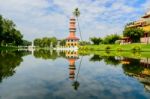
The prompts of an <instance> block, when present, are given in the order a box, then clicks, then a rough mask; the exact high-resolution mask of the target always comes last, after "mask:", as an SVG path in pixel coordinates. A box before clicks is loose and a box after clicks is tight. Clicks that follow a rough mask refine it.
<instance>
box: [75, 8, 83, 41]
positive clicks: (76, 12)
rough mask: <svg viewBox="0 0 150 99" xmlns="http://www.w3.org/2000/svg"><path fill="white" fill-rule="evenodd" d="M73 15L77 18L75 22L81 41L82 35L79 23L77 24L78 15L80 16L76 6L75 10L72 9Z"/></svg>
mask: <svg viewBox="0 0 150 99" xmlns="http://www.w3.org/2000/svg"><path fill="white" fill-rule="evenodd" d="M73 15H74V16H75V17H76V19H77V24H78V29H79V33H80V38H81V41H82V35H81V29H80V25H79V19H78V17H79V16H80V11H79V9H78V8H75V10H74V11H73Z"/></svg>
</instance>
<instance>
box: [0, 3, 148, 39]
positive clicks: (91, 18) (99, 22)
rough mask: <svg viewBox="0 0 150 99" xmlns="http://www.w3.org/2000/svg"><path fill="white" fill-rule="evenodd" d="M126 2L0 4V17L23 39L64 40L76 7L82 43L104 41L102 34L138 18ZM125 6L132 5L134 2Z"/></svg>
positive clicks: (135, 9) (117, 31)
mask: <svg viewBox="0 0 150 99" xmlns="http://www.w3.org/2000/svg"><path fill="white" fill-rule="evenodd" d="M126 2H127V1H126V0H95V1H93V0H0V14H2V15H3V16H4V17H7V18H10V19H12V20H13V21H14V22H15V23H16V24H17V26H18V27H17V28H18V29H20V30H21V32H22V33H23V34H24V38H25V39H28V40H33V39H34V38H36V37H44V36H56V37H57V38H65V37H66V36H67V35H68V32H69V31H68V24H69V17H70V16H71V15H72V11H73V9H74V8H76V7H79V9H80V11H81V16H80V25H81V29H82V32H83V38H84V40H85V39H88V38H89V37H90V36H102V37H104V36H106V34H113V33H121V30H122V29H123V26H124V25H125V23H127V22H128V21H131V20H132V21H133V19H135V17H136V18H137V16H138V15H139V16H140V14H138V13H136V11H137V8H136V7H134V6H129V5H127V4H126ZM129 2H131V3H133V2H135V0H133V1H129ZM148 4H149V0H147V2H146V3H144V4H143V6H144V7H145V8H147V7H148ZM106 5H108V6H106ZM143 6H142V7H143ZM138 10H140V8H138ZM142 10H143V9H142ZM143 12H144V11H143ZM129 14H130V16H129ZM77 35H78V33H77Z"/></svg>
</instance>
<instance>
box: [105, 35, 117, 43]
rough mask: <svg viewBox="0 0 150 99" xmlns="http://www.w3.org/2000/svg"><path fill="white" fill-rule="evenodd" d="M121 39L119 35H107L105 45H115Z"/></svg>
mask: <svg viewBox="0 0 150 99" xmlns="http://www.w3.org/2000/svg"><path fill="white" fill-rule="evenodd" d="M118 39H120V36H119V35H117V34H111V35H107V36H106V37H105V38H104V40H103V43H104V44H114V43H115V41H116V40H118Z"/></svg>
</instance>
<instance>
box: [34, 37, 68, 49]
mask: <svg viewBox="0 0 150 99" xmlns="http://www.w3.org/2000/svg"><path fill="white" fill-rule="evenodd" d="M58 42H59V45H60V46H64V45H65V44H66V41H65V39H62V40H58V39H57V38H56V37H43V38H36V39H35V40H34V45H35V46H39V47H56V46H57V43H58Z"/></svg>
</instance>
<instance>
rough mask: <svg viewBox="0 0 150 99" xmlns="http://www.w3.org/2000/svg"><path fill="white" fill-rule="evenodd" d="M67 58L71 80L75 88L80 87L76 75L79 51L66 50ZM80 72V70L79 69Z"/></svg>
mask: <svg viewBox="0 0 150 99" xmlns="http://www.w3.org/2000/svg"><path fill="white" fill-rule="evenodd" d="M66 58H67V59H68V61H69V79H70V80H71V81H73V83H72V86H73V88H74V89H75V90H77V89H78V87H79V85H80V84H79V82H78V81H77V77H78V74H77V77H76V73H75V72H76V66H75V62H76V60H77V59H78V58H79V56H78V52H77V51H66ZM78 73H79V70H78Z"/></svg>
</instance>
